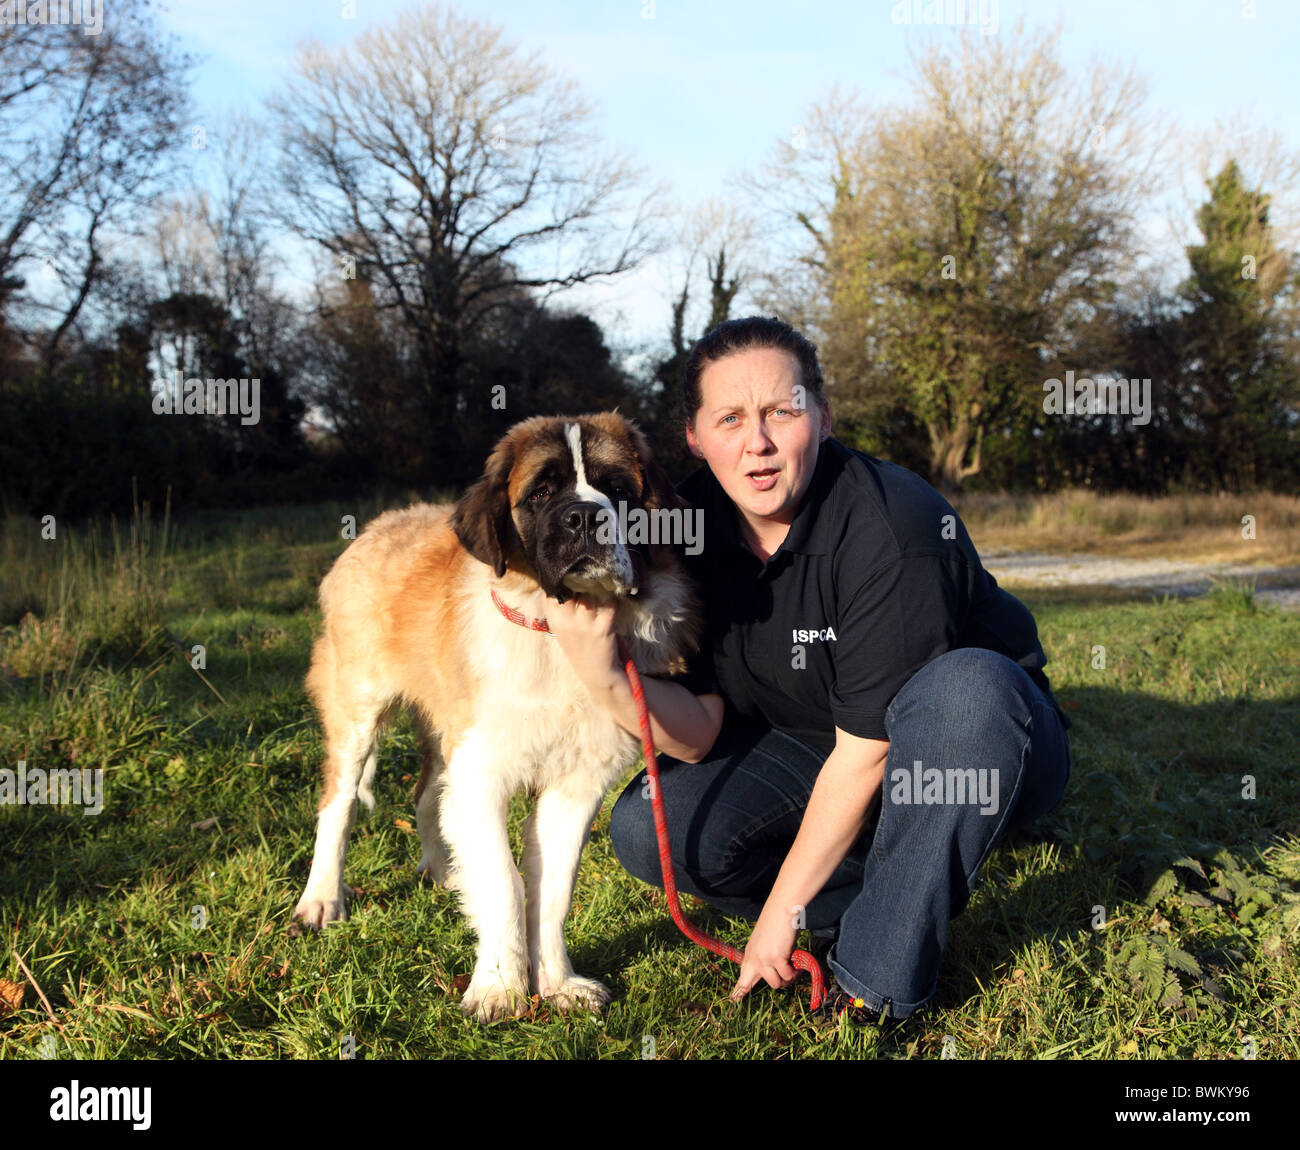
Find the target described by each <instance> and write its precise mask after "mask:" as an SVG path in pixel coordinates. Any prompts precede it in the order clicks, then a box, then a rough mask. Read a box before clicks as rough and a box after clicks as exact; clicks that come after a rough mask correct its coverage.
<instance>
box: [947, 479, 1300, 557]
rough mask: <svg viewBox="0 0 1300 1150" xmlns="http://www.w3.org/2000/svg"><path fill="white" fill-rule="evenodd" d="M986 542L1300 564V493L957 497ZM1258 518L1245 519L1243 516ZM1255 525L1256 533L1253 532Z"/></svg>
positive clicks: (1079, 492) (980, 542)
mask: <svg viewBox="0 0 1300 1150" xmlns="http://www.w3.org/2000/svg"><path fill="white" fill-rule="evenodd" d="M953 506H954V507H956V508H957V510H958V512H959V513H960V515H961V517H962V520H963V522H964V523H965V524H966V526H967V528H968V529H969V531H970V533H971V535H972V537H973V538H974V539H975V542H976V543H977V544H978V545H980V546H982V547H989V546H997V547H1016V548H1023V549H1030V548H1053V549H1064V550H1071V551H1089V550H1105V551H1114V552H1115V553H1117V554H1118V553H1126V554H1130V553H1131V554H1136V553H1137V549H1143V550H1146V551H1147V553H1149V554H1154V553H1155V552H1156V551H1157V550H1158V551H1159V553H1160V554H1161V555H1162V556H1164V557H1172V556H1175V555H1177V556H1183V555H1191V554H1200V555H1203V556H1205V557H1206V558H1216V559H1219V558H1234V559H1235V558H1241V557H1242V556H1245V555H1249V556H1250V557H1251V558H1257V559H1264V558H1266V559H1268V560H1270V561H1273V562H1300V497H1296V496H1294V495H1276V494H1273V493H1271V492H1256V493H1253V494H1245V495H1167V496H1158V497H1155V496H1143V495H1129V494H1112V495H1104V494H1099V493H1097V492H1092V491H1085V490H1072V491H1062V492H1056V493H1053V494H1050V495H1033V494H1024V495H1006V494H984V493H974V494H966V495H959V496H957V497H956V498H955V499H954V500H953ZM1244 516H1250V517H1251V521H1250V522H1249V523H1248V524H1247V523H1243V517H1244ZM1247 529H1249V530H1247Z"/></svg>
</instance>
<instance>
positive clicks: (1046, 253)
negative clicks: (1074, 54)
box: [759, 26, 1150, 491]
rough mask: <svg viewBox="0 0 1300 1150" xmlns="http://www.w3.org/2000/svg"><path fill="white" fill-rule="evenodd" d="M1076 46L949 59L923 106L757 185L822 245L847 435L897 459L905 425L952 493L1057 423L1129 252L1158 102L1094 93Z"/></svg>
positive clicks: (1022, 47) (851, 106) (821, 132)
mask: <svg viewBox="0 0 1300 1150" xmlns="http://www.w3.org/2000/svg"><path fill="white" fill-rule="evenodd" d="M1058 37H1059V33H1057V34H1051V33H1043V34H1038V35H1035V36H1032V37H1031V36H1029V35H1027V34H1026V33H1025V32H1024V29H1023V26H1022V27H1020V28H1017V29H1016V30H1015V31H1014V32H1013V33H1011V34H1009V35H1006V36H998V37H965V38H963V39H962V41H961V47H960V52H959V54H956V53H953V52H951V51H947V50H945V49H944V48H943V47H942V46H941V45H938V44H935V45H933V46H932V47H931V48H929V49H928V50H925V51H923V52H922V53H921V54H920V55H918V56H917V57H916V58H915V77H914V86H913V90H912V95H911V98H910V100H909V101H907V102H906V103H904V104H901V105H898V106H893V107H887V108H868V107H866V106H864V105H862V104H861V103H859V102H858V101H856V100H854V99H848V98H842V97H839V96H838V95H836V96H833V97H832V98H831V99H830V100H829V101H828V102H826V103H825V104H823V105H822V106H821V107H819V108H818V109H815V110H814V113H813V115H812V116H811V117H810V120H811V126H810V129H809V132H808V138H807V140H806V141H805V142H804V143H803V146H802V147H800V148H795V147H793V146H792V145H791V146H786V147H785V148H784V149H783V155H782V159H781V161H780V162H779V163H778V165H777V167H776V168H775V169H774V170H773V171H772V172H771V173H769V175H768V177H767V179H766V181H765V182H762V181H760V183H759V186H760V187H764V188H766V189H767V190H769V191H772V192H774V194H776V195H777V196H778V197H782V196H783V197H784V199H785V202H786V203H787V205H788V210H789V211H790V212H791V213H792V214H793V217H794V218H795V219H796V220H797V221H798V223H799V225H800V227H801V228H802V229H803V231H804V232H805V234H806V235H807V236H808V237H809V239H810V241H811V243H810V245H809V246H808V247H807V248H806V249H805V251H804V254H803V256H802V259H803V263H804V266H805V267H806V268H808V269H810V270H811V273H812V276H813V279H814V281H815V282H816V283H817V285H818V290H819V292H820V295H821V297H822V301H823V304H822V309H821V316H820V325H821V330H822V336H823V347H824V352H825V358H826V362H827V369H828V374H830V376H831V378H832V380H833V381H834V392H833V395H834V401H835V405H836V411H837V421H838V420H839V419H840V417H841V416H844V417H846V418H847V419H848V420H849V422H850V424H852V425H856V427H857V428H858V429H859V435H860V438H861V439H863V440H864V441H865V442H864V443H863V445H864V446H866V447H868V448H869V449H873V450H879V449H880V448H881V447H886V448H887V447H888V444H887V443H886V442H885V440H884V432H885V431H886V430H888V429H889V427H890V426H891V425H896V424H898V423H899V422H900V420H901V418H902V414H903V413H906V414H907V415H909V416H910V417H911V421H912V422H913V425H914V426H917V427H920V428H922V429H923V430H924V435H925V441H926V442H925V452H926V460H925V462H926V464H927V465H928V466H927V467H926V470H927V471H928V472H929V473H930V475H931V477H932V479H934V480H935V481H936V482H937V483H938V484H939V485H940V486H941V487H943V488H944V489H947V490H950V491H951V490H955V489H957V488H959V487H960V486H961V485H962V483H963V482H964V481H965V480H966V479H968V478H969V477H971V476H974V475H977V474H978V473H979V472H980V470H981V466H982V455H981V453H982V447H983V443H984V438H985V436H986V434H988V433H989V432H990V431H991V430H998V431H1000V430H1001V429H1002V428H1004V427H1007V426H1010V425H1013V424H1014V423H1015V422H1016V420H1017V416H1019V415H1024V414H1025V413H1027V412H1032V411H1033V410H1034V409H1035V408H1037V410H1038V412H1039V414H1040V415H1041V403H1042V397H1043V392H1042V384H1043V381H1044V380H1045V379H1046V378H1048V377H1050V376H1052V375H1055V374H1058V372H1059V370H1060V368H1061V367H1062V366H1063V365H1064V364H1066V363H1068V362H1069V357H1070V355H1071V353H1072V350H1073V348H1074V346H1075V344H1076V341H1077V337H1078V329H1079V328H1080V326H1081V325H1083V324H1085V323H1086V322H1088V321H1089V320H1090V319H1091V318H1092V317H1093V316H1094V315H1095V313H1096V312H1097V311H1098V310H1099V309H1105V308H1106V307H1107V306H1108V305H1109V303H1110V300H1111V298H1112V296H1113V294H1114V292H1115V288H1116V283H1117V279H1118V276H1119V274H1120V272H1121V270H1122V267H1123V264H1124V261H1125V260H1126V258H1127V256H1128V252H1129V248H1130V244H1131V238H1132V222H1131V221H1132V216H1133V211H1134V207H1135V196H1136V194H1137V193H1136V189H1137V188H1138V187H1141V186H1142V180H1141V178H1140V176H1139V175H1138V173H1139V172H1140V171H1141V170H1142V168H1143V166H1144V163H1143V162H1137V161H1136V157H1138V156H1139V155H1140V154H1141V151H1142V139H1143V129H1142V126H1141V124H1140V121H1139V119H1138V115H1137V113H1138V108H1139V106H1140V101H1141V97H1142V89H1141V86H1140V85H1139V84H1138V82H1137V81H1136V80H1135V79H1134V78H1133V77H1132V75H1131V74H1121V73H1116V72H1114V71H1113V70H1110V69H1104V68H1100V69H1097V70H1096V71H1095V72H1094V73H1093V74H1092V76H1091V78H1090V80H1089V82H1088V83H1087V85H1086V86H1080V85H1078V84H1077V83H1076V82H1075V81H1074V80H1073V79H1072V78H1071V77H1070V76H1069V74H1068V72H1067V69H1066V67H1065V65H1064V64H1063V63H1062V61H1061V60H1060V58H1059V52H1058V47H1057V40H1058ZM1149 162H1150V161H1149V157H1147V158H1146V160H1145V163H1149ZM809 193H812V194H811V195H810V194H809ZM902 422H903V423H905V424H906V422H907V421H906V420H902Z"/></svg>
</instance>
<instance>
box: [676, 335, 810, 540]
mask: <svg viewBox="0 0 1300 1150" xmlns="http://www.w3.org/2000/svg"><path fill="white" fill-rule="evenodd" d="M799 384H800V370H799V361H798V360H797V359H795V357H794V356H793V355H791V354H790V352H788V351H783V350H781V349H780V348H767V347H765V348H751V349H750V350H748V351H738V352H733V353H732V354H731V355H728V356H726V357H724V358H723V359H718V360H714V361H713V362H712V363H710V364H708V365H707V366H706V367H705V368H704V370H703V371H702V372H701V373H700V407H699V410H698V411H696V413H695V419H694V421H693V423H692V425H690V426H688V427H687V429H686V439H687V442H688V443H689V444H690V446H691V449H692V450H694V451H695V452H696V453H697V454H699V455H700V456H702V458H703V459H704V461H705V462H706V463H707V464H708V465H709V469H710V470H711V471H712V472H713V474H714V475H715V476H716V477H717V480H718V482H719V483H721V484H722V489H723V491H725V492H726V493H727V494H728V495H729V496H730V497H731V500H732V502H733V503H735V504H736V506H737V507H738V508H740V511H741V514H743V515H744V517H745V519H746V520H747V521H748V523H749V524H750V526H751V527H752V528H753V529H754V530H755V531H758V532H761V531H762V530H763V529H764V528H765V527H767V528H769V529H770V528H771V527H772V526H775V525H784V526H787V527H788V526H789V525H790V523H791V521H792V520H793V519H794V514H795V512H796V511H797V510H798V508H799V501H800V500H801V499H802V498H803V495H804V492H805V491H807V490H808V484H809V483H810V482H811V481H812V476H813V470H814V468H815V467H816V466H817V448H818V445H819V444H820V443H821V440H822V439H824V438H825V437H826V436H827V435H829V434H830V427H831V418H830V408H829V406H828V405H826V404H824V403H821V402H819V401H818V399H817V397H816V396H814V395H811V394H807V393H805V392H804V391H803V389H802V388H799V390H798V391H796V390H795V389H796V388H797V387H799Z"/></svg>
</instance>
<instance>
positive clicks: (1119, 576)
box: [980, 550, 1300, 610]
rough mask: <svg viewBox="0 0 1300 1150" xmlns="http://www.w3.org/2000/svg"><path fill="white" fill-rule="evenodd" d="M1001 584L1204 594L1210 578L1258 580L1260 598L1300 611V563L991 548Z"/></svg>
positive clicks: (989, 563)
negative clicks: (1267, 564) (1116, 556)
mask: <svg viewBox="0 0 1300 1150" xmlns="http://www.w3.org/2000/svg"><path fill="white" fill-rule="evenodd" d="M980 558H981V559H983V561H984V566H985V567H986V568H988V570H989V571H991V572H992V573H993V575H994V576H995V577H996V579H997V580H998V582H999V583H1001V582H1003V581H1006V582H1007V583H1008V584H1010V583H1022V584H1023V583H1029V584H1035V585H1038V586H1044V587H1061V586H1097V585H1103V586H1109V587H1132V588H1134V589H1144V590H1150V591H1155V592H1165V593H1167V594H1170V595H1202V594H1204V593H1205V592H1206V591H1208V590H1209V589H1210V578H1211V576H1214V577H1216V578H1220V579H1222V578H1228V577H1234V578H1246V579H1255V580H1256V581H1257V582H1256V590H1255V598H1256V599H1257V600H1258V601H1260V602H1264V603H1276V604H1278V605H1279V606H1281V607H1284V608H1288V609H1291V610H1300V567H1252V566H1249V565H1247V564H1244V563H1207V564H1195V563H1186V562H1182V561H1180V560H1177V559H1107V558H1105V557H1104V556H1101V555H1045V554H1043V553H1042V552H1039V551H997V550H993V551H989V552H987V553H985V554H983V555H981V556H980Z"/></svg>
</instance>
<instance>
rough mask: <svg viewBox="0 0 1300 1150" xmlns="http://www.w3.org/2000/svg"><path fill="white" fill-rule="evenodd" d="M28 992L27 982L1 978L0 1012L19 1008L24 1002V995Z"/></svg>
mask: <svg viewBox="0 0 1300 1150" xmlns="http://www.w3.org/2000/svg"><path fill="white" fill-rule="evenodd" d="M26 993H27V983H25V982H10V981H9V980H8V979H7V978H0V1013H4V1012H5V1011H9V1010H17V1009H18V1008H19V1007H20V1006H22V1004H23V995H24V994H26Z"/></svg>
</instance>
